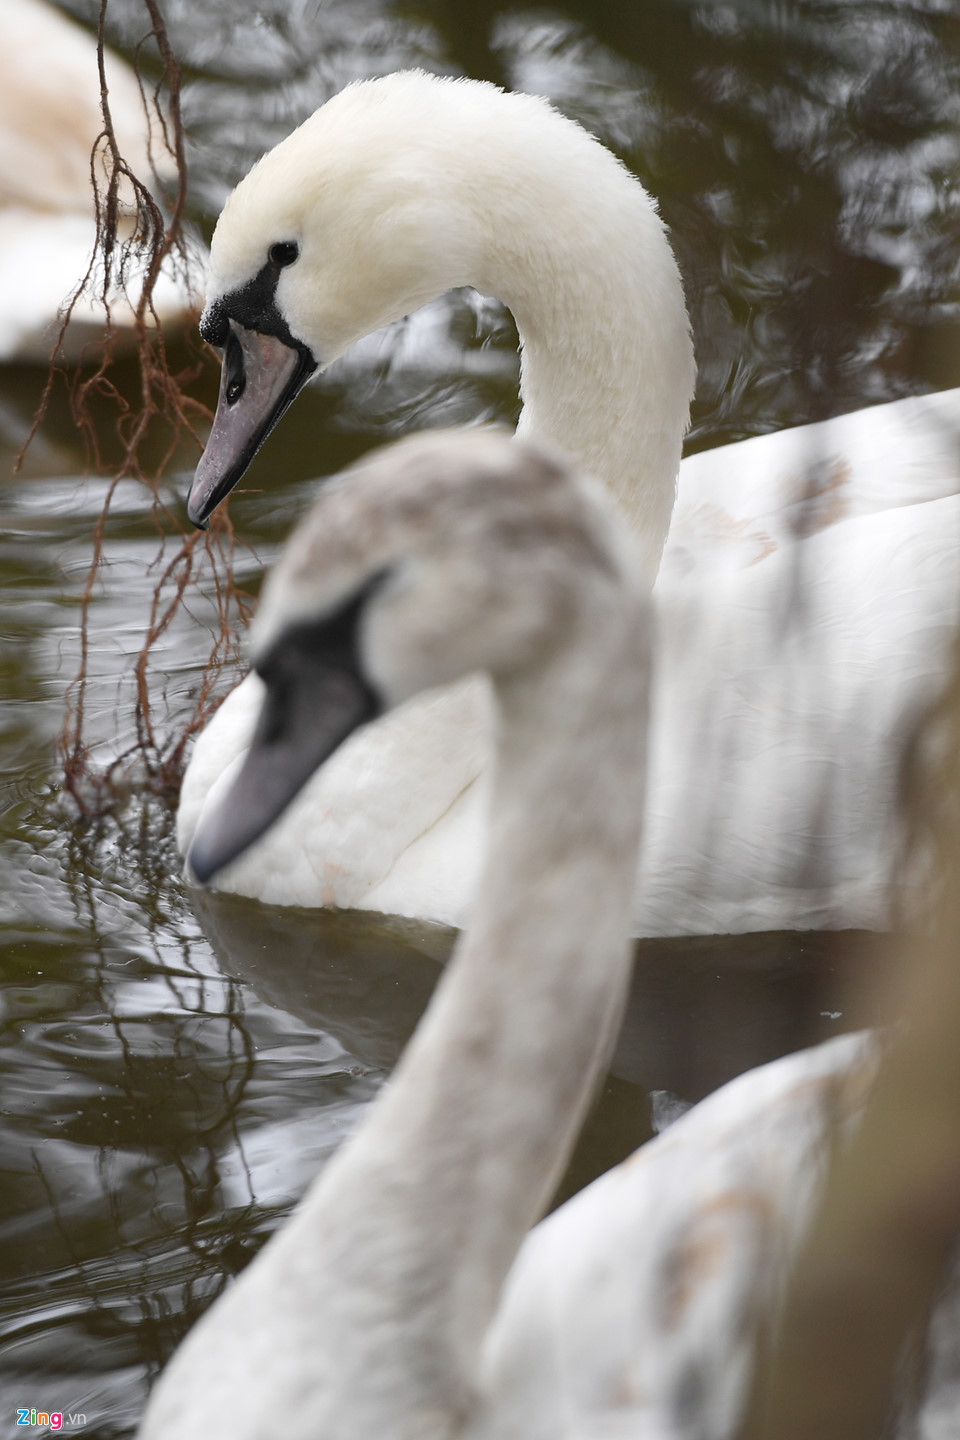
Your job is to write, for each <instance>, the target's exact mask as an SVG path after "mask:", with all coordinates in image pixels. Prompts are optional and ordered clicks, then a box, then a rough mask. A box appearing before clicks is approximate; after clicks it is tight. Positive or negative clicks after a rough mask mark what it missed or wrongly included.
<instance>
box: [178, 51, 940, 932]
mask: <svg viewBox="0 0 960 1440" xmlns="http://www.w3.org/2000/svg"><path fill="white" fill-rule="evenodd" d="M465 157H467V158H468V160H469V163H465ZM464 284H472V285H474V286H476V287H477V288H478V289H480V290H482V291H484V292H486V293H490V294H496V295H497V296H499V297H500V298H501V299H502V300H503V301H504V302H505V303H506V304H508V305H509V306H510V308H511V310H512V311H513V314H514V317H515V319H516V321H517V326H518V329H519V332H520V337H521V344H522V360H521V394H522V399H523V411H522V414H521V418H520V424H519V433H520V434H530V435H534V434H535V435H537V436H540V437H543V438H545V439H547V440H549V441H551V442H553V443H554V444H557V445H559V446H560V447H562V448H563V449H564V450H565V451H566V452H567V453H568V454H570V455H571V456H573V457H574V458H575V459H576V460H577V461H578V462H579V463H580V464H581V465H582V466H583V467H584V468H586V469H587V470H589V471H590V472H592V473H593V474H594V475H596V476H597V477H598V478H599V479H601V480H602V481H603V482H604V483H605V484H606V485H607V486H608V488H609V489H610V490H611V491H612V492H613V494H614V495H615V496H616V497H617V499H618V500H619V502H620V504H621V506H622V508H623V510H624V512H625V514H626V516H627V518H628V520H629V521H630V524H631V526H632V528H633V530H634V532H635V533H636V535H637V537H638V539H639V542H640V544H641V546H642V549H643V553H644V555H645V557H646V561H647V564H648V566H649V567H650V570H651V573H652V572H653V571H654V570H655V568H656V566H657V564H658V562H659V561H660V557H661V552H662V554H663V563H662V566H661V570H660V577H659V580H658V583H657V587H656V598H657V604H658V612H659V616H658V618H659V627H660V637H659V647H658V662H657V665H658V669H657V677H656V683H655V687H654V696H653V709H652V732H651V766H650V778H649V786H648V799H647V820H646V826H645V841H644V849H643V855H642V858H641V862H640V867H639V883H638V886H637V891H636V900H635V908H634V919H633V925H634V930H635V933H638V934H644V935H670V934H684V933H687V934H698V933H715V932H720V931H732V932H737V931H748V930H760V929H767V928H800V929H803V928H819V927H824V926H851V925H852V926H883V925H884V924H885V923H886V921H887V919H888V914H889V911H888V907H889V903H890V896H891V883H890V882H891V873H892V867H893V864H894V860H895V854H896V844H897V834H896V826H895V823H894V821H895V817H896V811H897V795H898V767H899V762H900V756H901V753H902V746H903V744H904V742H905V740H906V739H907V737H908V736H909V734H910V732H911V727H912V725H913V724H914V722H915V720H916V718H917V716H918V715H919V714H920V713H921V712H922V711H923V709H924V707H925V706H926V705H927V704H928V703H930V701H931V700H932V698H933V697H934V696H935V695H936V693H937V691H938V687H939V684H940V677H941V674H942V671H943V665H944V657H945V655H946V653H947V650H948V647H949V637H950V629H951V625H952V622H953V617H954V616H955V614H956V611H957V586H958V577H957V573H956V571H957V567H956V565H955V563H954V556H955V549H956V545H955V540H956V536H957V533H958V528H960V501H958V498H957V493H956V492H957V480H958V453H957V452H958V443H957V437H958V433H960V392H949V393H947V394H945V395H940V396H932V397H924V398H917V399H907V400H903V401H898V402H895V403H893V404H891V405H887V406H883V407H878V408H877V409H875V410H871V411H866V412H860V413H858V414H856V415H849V416H843V417H840V418H838V419H834V420H830V421H827V422H824V423H822V424H820V425H815V426H806V427H802V428H800V429H797V430H792V431H785V432H782V433H781V434H778V435H769V436H763V437H758V438H756V439H753V440H749V441H745V442H742V443H740V444H738V445H733V446H727V447H724V448H722V449H720V450H715V451H711V452H709V453H707V454H703V455H697V456H693V457H691V458H690V459H688V460H686V461H684V463H683V465H681V466H680V471H679V474H680V478H679V494H677V493H676V492H677V470H678V464H679V456H680V443H681V439H682V435H683V431H684V429H685V427H686V423H687V416H688V405H689V400H690V395H691V393H692V389H693V379H694V365H693V356H692V349H691V344H690V338H689V330H688V324H687V318H686V312H685V309H684V304H683V296H682V291H681V286H680V280H679V275H678V272H677V268H676V265H675V262H674V259H673V256H672V253H671V251H670V247H669V244H668V242H667V239H666V236H665V233H664V230H663V227H662V225H661V223H660V221H659V219H658V218H657V215H656V212H655V209H654V206H653V204H652V202H651V201H650V199H649V198H648V197H647V195H646V194H645V192H644V191H643V189H642V187H641V186H640V184H639V183H638V182H637V181H636V180H635V179H634V178H633V177H632V176H631V175H630V174H629V172H628V171H627V170H626V169H625V168H624V167H623V166H622V165H621V164H620V163H619V162H618V161H617V160H615V159H614V157H613V156H612V155H611V154H610V153H609V152H608V151H606V150H605V149H604V148H603V147H602V146H601V145H600V144H599V143H598V142H597V141H595V140H594V139H593V138H592V137H590V136H588V135H587V134H586V133H585V132H584V131H583V130H581V129H580V127H578V126H577V125H576V124H574V123H573V122H572V121H570V120H567V119H565V118H564V117H562V116H561V115H559V114H558V113H557V112H556V111H554V110H553V109H552V108H551V107H550V106H549V105H548V104H547V103H546V102H545V101H543V100H540V99H538V98H536V97H534V96H529V95H512V94H505V93H503V92H501V91H499V90H497V89H496V88H495V87H493V86H490V85H486V84H481V83H478V82H471V81H451V80H444V79H438V78H436V77H433V76H428V75H423V74H413V73H411V74H400V75H393V76H388V77H385V78H383V79H379V80H375V81H368V82H363V83H361V84H358V85H354V86H351V87H349V88H348V89H347V90H345V91H344V92H342V93H341V94H340V95H338V96H336V97H335V98H334V99H333V100H331V101H329V102H328V103H327V105H325V106H323V107H322V108H321V109H320V110H319V111H317V113H316V114H315V115H314V116H313V117H312V118H311V119H310V120H308V121H307V122H306V123H305V124H304V125H302V126H301V127H300V129H299V130H297V131H295V132H294V133H293V134H292V135H291V136H289V137H288V139H287V140H285V141H284V142H283V143H282V144H281V145H279V146H278V147H277V148H276V149H275V150H274V151H272V152H271V153H270V154H269V155H267V156H265V157H264V159H262V160H261V161H260V162H259V163H258V165H257V166H255V167H254V169H253V170H252V171H251V172H250V174H249V175H248V176H247V177H246V179H245V180H244V181H243V182H241V184H240V185H239V186H238V187H237V190H236V191H235V192H234V194H233V195H232V196H231V198H230V199H229V200H228V202H227V205H226V207H225V209H224V211H223V214H222V216H221V218H220V221H219V223H218V226H217V230H216V233H215V236H214V240H213V245H212V252H211V269H210V278H209V284H208V298H207V308H206V311H205V314H204V320H203V323H202V330H203V333H204V334H205V336H206V337H207V338H208V339H209V340H210V341H212V342H213V343H214V344H216V345H219V346H221V347H222V348H223V350H224V366H223V378H222V385H221V397H220V403H219V405H218V411H217V418H216V420H215V423H214V428H213V431H212V433H211V436H210V440H209V442H208V445H207V448H206V451H205V453H204V456H203V458H202V460H201V463H200V466H199V468H198V471H197V477H196V480H195V482H194V486H193V490H192V492H191V497H190V502H189V509H190V513H191V516H192V518H193V519H195V520H196V521H197V522H198V523H204V521H205V517H206V516H207V515H208V514H209V512H210V510H211V509H212V508H213V507H214V505H215V504H216V503H217V502H218V501H219V500H220V499H221V498H222V496H223V495H224V494H226V493H227V491H228V490H229V489H230V488H231V487H232V485H233V484H234V483H235V482H236V480H237V479H238V478H239V476H240V475H241V474H242V473H243V470H244V468H245V466H246V464H247V463H249V460H250V458H251V456H252V455H253V453H254V452H255V450H256V448H257V446H258V445H259V444H260V443H261V442H262V440H263V439H264V437H265V436H266V434H267V433H268V432H269V430H270V429H271V428H272V425H273V424H274V423H275V422H276V420H277V419H278V418H279V416H280V415H281V414H282V413H283V411H284V409H285V408H286V406H287V405H288V404H289V403H290V402H291V400H292V399H293V398H294V396H295V395H296V393H297V391H298V390H299V388H300V387H301V386H302V385H303V384H304V383H306V381H307V380H308V379H309V376H310V374H312V372H313V370H314V369H315V368H316V367H317V366H318V365H319V366H322V365H326V364H328V363H329V362H330V361H331V360H333V359H334V358H335V357H336V356H338V355H339V354H341V353H342V351H343V350H344V349H345V348H346V347H347V346H348V345H350V344H351V343H352V342H353V341H355V340H356V339H358V338H359V337H361V336H362V335H364V334H366V333H369V332H370V331H371V330H373V329H376V328H377V327H379V326H381V325H383V324H385V323H387V322H388V321H390V320H393V319H395V318H397V317H398V316H400V315H402V314H405V313H407V312H409V311H410V310H411V309H413V308H415V307H416V306H418V305H420V304H422V303H423V302H424V301H426V300H428V299H430V298H432V297H433V296H435V295H436V294H437V293H439V292H442V291H444V290H446V289H449V288H451V287H453V286H458V285H464ZM675 496H676V508H675V509H674V500H675ZM671 515H673V523H672V525H671V523H670V522H671ZM668 527H669V535H668V534H667V531H668ZM665 540H666V549H665V550H664V548H663V547H664V541H665ZM261 694H262V692H261V690H260V686H259V681H258V680H257V678H256V677H255V676H251V677H250V678H249V679H248V680H246V681H245V682H244V683H243V685H241V686H240V687H239V688H238V690H237V691H235V692H234V694H233V695H231V696H230V697H229V698H228V700H227V702H226V703H225V704H224V706H223V707H222V708H221V710H220V711H219V712H218V714H217V715H216V716H215V717H214V719H213V721H212V722H211V724H210V725H209V727H208V728H207V730H206V731H205V732H204V734H203V735H202V736H201V737H200V738H199V740H198V743H197V745H196V747H195V750H194V753H193V756H192V759H191V762H190V766H189V768H188V771H187V774H186V777H185V780H184V786H183V792H182V798H181V805H180V814H179V822H178V829H179V837H180V843H181V846H182V848H184V849H186V847H187V846H188V844H189V842H190V838H191V836H192V834H193V831H194V829H195V827H196V825H197V823H198V821H199V819H200V816H201V814H202V813H203V811H204V807H205V806H206V805H207V804H208V803H209V804H215V802H216V798H217V794H218V787H221V786H225V785H228V784H229V782H230V777H231V775H232V774H233V773H234V769H235V767H236V766H237V765H239V764H240V762H241V758H242V754H243V752H244V751H245V749H246V746H247V744H248V742H249V738H250V734H251V731H252V726H253V723H254V718H255V716H256V713H257V712H258V709H259V705H260V701H261ZM484 704H485V702H484V698H483V694H482V692H481V691H480V690H479V689H478V687H477V686H476V685H475V684H473V683H469V684H467V685H462V686H460V687H458V688H455V689H452V690H451V691H449V692H448V693H447V694H445V695H443V696H439V697H418V698H417V699H416V700H414V701H412V702H411V704H410V705H409V706H408V707H405V708H404V709H401V710H398V711H396V712H394V713H393V714H392V715H391V716H390V717H388V719H387V721H386V723H385V724H384V725H382V726H379V727H377V729H376V730H371V731H367V732H363V733H361V734H358V735H356V736H353V737H351V739H350V741H349V742H348V743H347V744H346V745H345V746H344V747H343V748H342V750H341V751H339V752H338V754H337V755H336V756H335V757H333V759H332V760H331V762H330V763H329V764H328V765H327V766H325V767H324V769H323V770H322V771H321V772H320V773H319V774H318V775H316V776H315V777H314V779H313V780H312V781H311V782H310V784H309V785H308V786H307V787H306V788H305V790H304V793H303V795H302V796H301V797H300V798H299V799H298V801H297V802H296V803H295V804H294V805H293V806H292V807H291V809H290V811H289V812H288V814H287V815H286V816H285V817H284V818H283V820H281V821H280V822H279V823H278V824H277V825H276V826H275V827H274V828H273V830H272V831H271V832H270V833H269V834H268V835H267V836H265V837H264V839H263V840H262V841H261V842H260V843H259V844H258V845H257V846H256V847H253V848H251V850H250V852H249V853H248V854H247V855H246V856H245V857H243V858H242V859H240V860H238V862H237V863H236V864H235V865H233V866H230V867H228V868H227V869H226V870H225V871H224V873H223V874H222V875H221V876H220V877H219V878H218V884H219V885H220V886H222V888H224V889H227V890H234V891H237V892H239V893H241V894H247V895H251V896H254V897H256V898H259V899H261V900H265V901H268V902H273V903H277V904H298V905H308V906H309V905H338V906H342V907H356V908H367V909H371V910H379V911H382V912H385V913H393V914H398V915H405V916H413V917H419V918H426V919H433V920H438V921H443V922H446V923H448V924H452V925H458V926H459V925H462V924H463V923H464V919H465V916H466V914H467V911H468V908H469V904H470V897H471V895H472V893H473V889H474V886H475V884H476V877H477V874H478V871H479V865H480V858H481V855H482V853H483V833H482V827H483V820H482V817H483V814H484V805H485V793H484V792H485V786H486V780H485V774H486V765H487V758H488V749H489V740H488V717H487V715H486V713H485V708H484Z"/></svg>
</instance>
